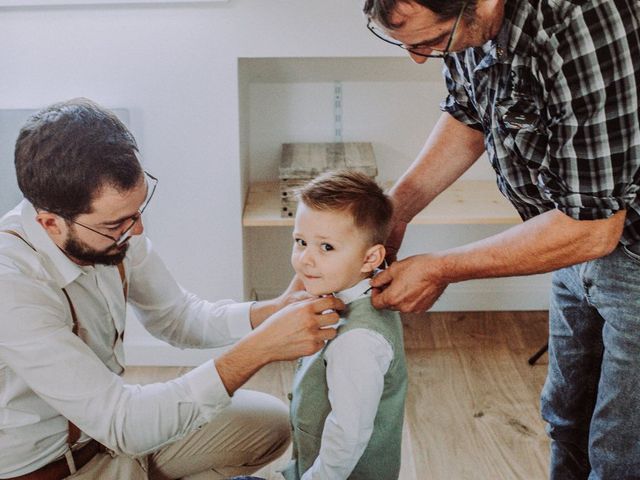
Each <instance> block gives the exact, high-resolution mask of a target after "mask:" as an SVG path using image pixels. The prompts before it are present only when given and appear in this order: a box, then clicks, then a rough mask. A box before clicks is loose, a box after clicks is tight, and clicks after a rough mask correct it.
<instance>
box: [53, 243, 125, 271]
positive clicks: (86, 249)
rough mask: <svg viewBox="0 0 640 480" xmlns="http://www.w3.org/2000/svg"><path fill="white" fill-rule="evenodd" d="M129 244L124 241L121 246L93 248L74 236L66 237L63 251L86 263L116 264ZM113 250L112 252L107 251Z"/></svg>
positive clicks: (122, 258) (121, 258)
mask: <svg viewBox="0 0 640 480" xmlns="http://www.w3.org/2000/svg"><path fill="white" fill-rule="evenodd" d="M128 249H129V245H128V244H127V243H125V244H124V245H123V246H122V247H115V246H113V245H112V246H111V247H109V248H107V249H106V250H95V249H93V248H91V247H90V246H88V245H87V244H86V243H84V242H82V241H81V240H78V239H77V238H76V237H70V238H67V240H66V241H65V243H64V248H63V250H64V252H65V253H66V254H67V255H70V256H72V257H73V258H75V259H77V260H80V261H81V262H83V263H87V264H93V265H95V264H99V265H117V264H119V263H120V262H122V260H124V257H125V256H126V255H127V250H128ZM109 252H114V253H109Z"/></svg>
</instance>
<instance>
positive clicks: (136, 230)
mask: <svg viewBox="0 0 640 480" xmlns="http://www.w3.org/2000/svg"><path fill="white" fill-rule="evenodd" d="M142 232H144V225H143V224H142V216H141V217H140V218H139V219H138V221H137V222H136V223H135V225H134V226H133V228H132V229H131V235H141V234H142Z"/></svg>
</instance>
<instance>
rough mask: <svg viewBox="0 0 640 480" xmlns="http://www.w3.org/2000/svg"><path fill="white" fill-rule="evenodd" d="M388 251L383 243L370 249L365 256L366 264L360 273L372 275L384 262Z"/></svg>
mask: <svg viewBox="0 0 640 480" xmlns="http://www.w3.org/2000/svg"><path fill="white" fill-rule="evenodd" d="M385 253H386V250H385V248H384V245H382V244H381V243H379V244H377V245H374V246H373V247H371V248H369V249H368V250H367V252H366V253H365V255H364V263H363V264H362V268H361V269H360V271H361V272H362V273H371V272H373V271H374V270H375V269H376V268H378V266H379V265H380V264H381V263H382V262H384V256H385Z"/></svg>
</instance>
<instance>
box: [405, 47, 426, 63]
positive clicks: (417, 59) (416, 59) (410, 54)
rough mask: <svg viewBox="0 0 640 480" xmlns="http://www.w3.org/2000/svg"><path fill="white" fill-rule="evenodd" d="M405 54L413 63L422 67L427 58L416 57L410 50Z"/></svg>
mask: <svg viewBox="0 0 640 480" xmlns="http://www.w3.org/2000/svg"><path fill="white" fill-rule="evenodd" d="M407 53H408V54H409V56H410V57H411V60H413V61H414V62H415V63H417V64H419V65H422V64H423V63H424V62H426V61H427V60H428V57H423V56H422V55H418V54H417V53H413V52H412V51H411V50H407Z"/></svg>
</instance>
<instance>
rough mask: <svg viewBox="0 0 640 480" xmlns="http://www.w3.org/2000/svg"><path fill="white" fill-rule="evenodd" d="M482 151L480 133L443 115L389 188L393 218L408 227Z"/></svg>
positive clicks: (481, 136) (482, 143)
mask: <svg viewBox="0 0 640 480" xmlns="http://www.w3.org/2000/svg"><path fill="white" fill-rule="evenodd" d="M483 151H484V139H483V135H482V132H479V131H477V130H474V129H473V128H471V127H468V126H466V125H464V124H463V123H461V122H459V121H458V120H456V119H455V118H453V117H452V116H451V115H449V114H448V113H443V114H442V116H441V117H440V119H439V120H438V123H437V124H436V126H435V127H434V129H433V131H432V132H431V134H430V135H429V138H428V139H427V142H426V143H425V145H424V147H423V148H422V150H421V151H420V153H419V154H418V157H417V158H416V160H415V161H414V162H413V163H412V164H411V166H410V167H409V169H408V170H407V171H406V172H405V173H404V175H402V177H401V178H400V179H399V180H398V182H397V183H396V184H395V185H394V186H393V187H392V188H391V190H390V192H389V193H390V195H391V196H392V198H393V203H394V208H395V215H394V216H395V218H396V219H398V220H401V221H404V222H406V223H408V222H409V221H410V220H411V219H412V218H413V217H414V216H415V215H416V214H417V213H418V212H420V211H421V210H422V209H423V208H424V207H426V206H427V205H428V204H429V203H430V202H431V201H432V200H433V199H434V198H435V197H437V196H438V195H439V194H440V193H441V192H442V191H443V190H445V189H446V188H447V187H448V186H449V185H451V184H452V183H453V182H454V181H455V180H456V179H458V178H459V177H460V175H462V174H463V173H464V172H465V171H466V170H467V169H468V168H469V167H470V166H471V165H473V163H474V162H475V161H476V160H477V159H478V157H479V156H480V155H481V154H482V152H483Z"/></svg>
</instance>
